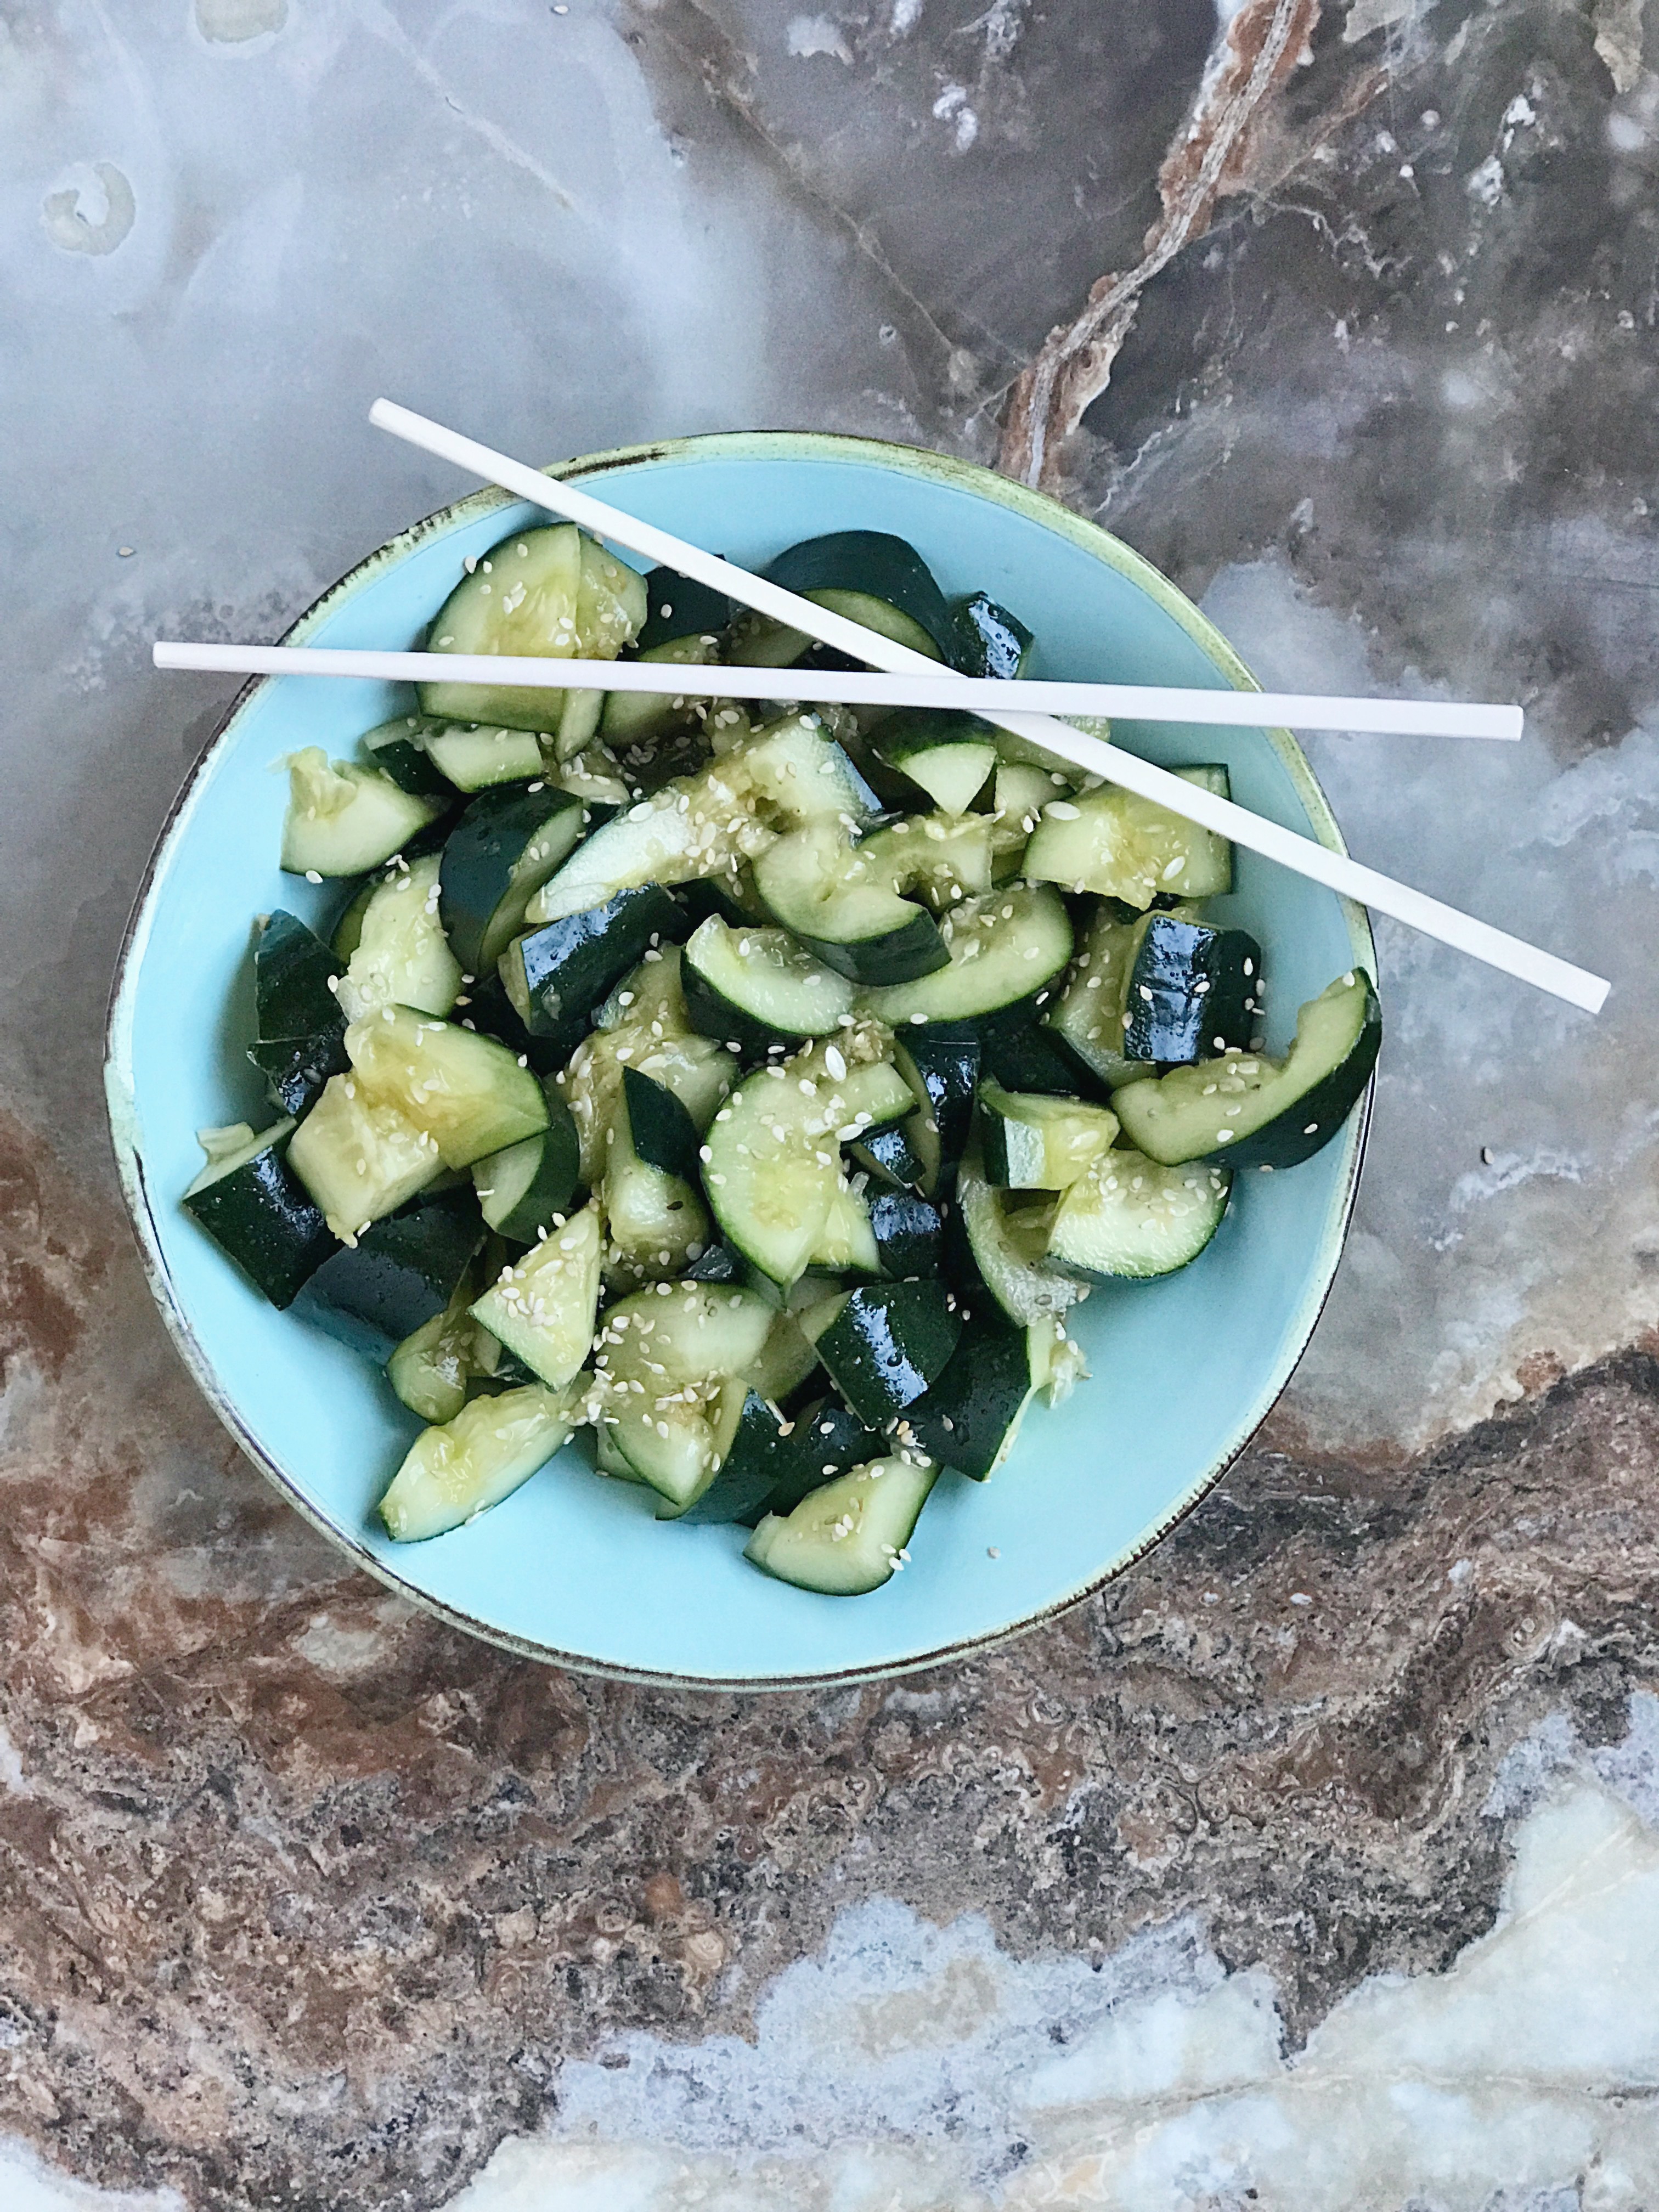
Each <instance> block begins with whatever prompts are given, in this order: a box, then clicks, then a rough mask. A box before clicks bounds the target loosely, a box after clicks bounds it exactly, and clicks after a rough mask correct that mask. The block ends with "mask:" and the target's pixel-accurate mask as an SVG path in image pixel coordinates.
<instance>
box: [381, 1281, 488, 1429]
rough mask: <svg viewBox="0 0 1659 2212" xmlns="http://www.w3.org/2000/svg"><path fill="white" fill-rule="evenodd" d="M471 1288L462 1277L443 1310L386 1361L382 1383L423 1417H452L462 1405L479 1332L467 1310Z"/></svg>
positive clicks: (471, 1371) (465, 1396) (473, 1371)
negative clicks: (384, 1379) (389, 1384)
mask: <svg viewBox="0 0 1659 2212" xmlns="http://www.w3.org/2000/svg"><path fill="white" fill-rule="evenodd" d="M472 1289H473V1285H472V1284H471V1282H470V1281H468V1280H467V1279H465V1278H463V1279H462V1281H461V1283H460V1285H459V1288H458V1289H457V1291H456V1292H455V1295H454V1296H453V1297H452V1298H451V1299H450V1301H449V1304H447V1306H446V1307H445V1308H444V1310H443V1311H442V1312H441V1313H439V1314H434V1315H433V1316H432V1318H431V1320H430V1321H423V1322H422V1323H421V1325H420V1327H419V1328H417V1329H416V1330H415V1331H414V1332H413V1333H412V1334H410V1335H409V1336H406V1337H405V1338H404V1340H403V1342H402V1343H401V1344H400V1345H399V1346H398V1347H397V1349H396V1351H395V1352H393V1353H392V1357H391V1358H390V1359H388V1360H387V1361H386V1381H387V1382H388V1383H391V1385H392V1389H393V1391H394V1392H395V1394H396V1395H397V1396H398V1398H399V1399H400V1400H401V1401H403V1403H404V1405H405V1406H407V1407H408V1408H409V1410H410V1413H416V1414H418V1415H419V1417H420V1419H422V1420H423V1421H453V1419H454V1418H455V1416H456V1414H457V1413H459V1412H460V1410H461V1408H462V1407H463V1406H464V1405H465V1403H466V1398H467V1389H468V1386H469V1384H470V1383H471V1381H472V1378H473V1376H474V1374H475V1372H476V1371H477V1370H476V1369H475V1367H474V1364H473V1352H474V1349H475V1346H476V1344H477V1334H478V1331H477V1323H476V1322H474V1321H473V1318H472V1316H471V1312H470V1311H469V1308H470V1306H471V1301H472Z"/></svg>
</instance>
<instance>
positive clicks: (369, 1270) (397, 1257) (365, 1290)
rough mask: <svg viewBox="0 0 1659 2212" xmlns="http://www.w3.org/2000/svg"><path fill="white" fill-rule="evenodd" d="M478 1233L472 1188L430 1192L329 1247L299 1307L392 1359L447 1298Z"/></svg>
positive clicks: (360, 1346)
mask: <svg viewBox="0 0 1659 2212" xmlns="http://www.w3.org/2000/svg"><path fill="white" fill-rule="evenodd" d="M483 1233H484V1231H483V1222H482V1221H481V1220H480V1219H479V1218H478V1209H477V1206H475V1205H474V1204H473V1202H472V1194H471V1191H470V1190H441V1191H429V1192H428V1193H426V1194H424V1195H423V1196H420V1197H417V1198H416V1199H414V1200H411V1201H410V1204H408V1205H407V1206H402V1207H400V1208H399V1210H398V1212H396V1213H392V1214H388V1215H387V1216H386V1218H385V1219H384V1220H381V1221H376V1222H374V1223H373V1224H372V1225H370V1226H369V1227H368V1228H367V1229H365V1230H364V1231H363V1232H362V1235H361V1236H360V1237H358V1238H357V1240H356V1243H355V1244H345V1245H343V1246H342V1247H341V1248H340V1249H339V1250H338V1251H337V1252H333V1253H331V1255H329V1257H328V1258H327V1259H326V1260H325V1261H324V1262H323V1264H322V1266H321V1267H319V1268H318V1269H317V1271H316V1273H314V1274H313V1275H312V1276H311V1277H310V1279H308V1280H307V1283H306V1285H305V1287H304V1289H303V1290H302V1291H301V1294H300V1297H299V1298H298V1299H297V1300H296V1302H295V1304H296V1310H299V1311H301V1312H303V1313H304V1314H305V1315H306V1316H307V1318H308V1319H310V1320H312V1321H313V1322H316V1323H317V1324H318V1326H319V1328H325V1329H326V1330H327V1331H328V1332H329V1334H331V1336H337V1337H339V1338H340V1339H341V1340H343V1342H345V1343H347V1344H349V1345H350V1346H352V1347H353V1348H354V1349H355V1350H356V1351H359V1352H367V1353H368V1356H369V1357H370V1358H372V1359H374V1360H379V1361H385V1360H386V1359H389V1358H391V1356H392V1352H393V1351H394V1350H395V1349H396V1347H397V1346H398V1345H399V1344H401V1343H402V1342H403V1341H404V1339H405V1338H406V1337H409V1336H412V1335H413V1334H414V1333H415V1331H416V1329H417V1328H420V1326H421V1325H422V1322H428V1321H430V1320H431V1319H432V1317H433V1316H434V1315H435V1314H441V1313H442V1312H443V1310H444V1309H445V1307H446V1306H447V1305H448V1304H449V1302H450V1300H451V1299H452V1298H453V1297H454V1295H455V1292H456V1290H457V1289H458V1287H459V1285H460V1284H461V1282H462V1281H463V1279H465V1276H466V1274H467V1273H468V1270H469V1269H470V1268H471V1265H472V1262H473V1261H474V1259H475V1258H476V1256H477V1251H478V1248H479V1246H480V1245H481V1244H482V1243H483Z"/></svg>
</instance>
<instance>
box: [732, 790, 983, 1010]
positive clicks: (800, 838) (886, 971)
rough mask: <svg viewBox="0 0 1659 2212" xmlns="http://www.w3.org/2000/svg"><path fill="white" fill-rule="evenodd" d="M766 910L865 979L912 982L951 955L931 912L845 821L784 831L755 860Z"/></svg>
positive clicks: (829, 959)
mask: <svg viewBox="0 0 1659 2212" xmlns="http://www.w3.org/2000/svg"><path fill="white" fill-rule="evenodd" d="M755 888H756V890H757V891H758V892H759V893H760V896H761V897H762V898H763V901H764V902H765V904H766V908H767V911H768V912H769V914H770V915H772V916H773V917H774V918H775V920H776V921H780V922H781V923H782V924H783V926H784V927H785V928H786V929H787V930H788V931H789V932H790V933H792V934H793V936H795V937H797V938H799V940H800V942H801V943H802V944H803V945H805V947H806V949H807V951H809V952H811V954H812V955H813V957H815V958H816V959H817V960H820V961H822V962H823V964H824V966H825V967H827V968H833V969H835V970H836V973H837V974H839V975H846V976H848V977H850V978H851V979H852V980H853V981H854V982H859V983H872V984H880V983H908V982H909V981H912V979H913V978H915V977H916V976H919V975H927V974H928V973H930V971H931V970H932V969H935V968H943V967H944V966H945V963H946V962H947V961H948V960H949V958H950V954H949V952H948V951H947V950H946V947H945V940H944V939H943V938H942V937H941V935H940V933H939V926H938V924H937V923H936V922H935V921H933V917H932V915H928V914H927V913H925V912H924V911H923V909H922V908H921V907H919V906H916V905H915V904H913V903H912V902H911V901H910V900H908V899H907V898H902V897H901V896H899V894H898V892H897V891H896V890H895V889H894V888H893V879H892V869H891V866H890V863H889V864H888V865H886V866H884V865H883V861H882V858H881V856H880V855H879V854H878V856H877V858H876V859H875V860H871V859H870V858H869V857H868V855H867V854H866V851H865V849H864V848H862V847H856V846H854V845H853V844H852V843H851V842H850V841H849V840H848V836H847V833H846V830H845V829H843V828H842V824H841V823H839V822H838V821H827V822H817V823H811V825H810V826H809V827H807V828H806V829H798V830H796V831H795V832H794V834H793V836H787V837H781V838H780V839H779V840H778V841H777V842H776V843H775V845H773V846H772V847H771V848H770V849H769V850H768V851H767V852H764V853H763V854H761V856H760V858H759V859H758V860H757V861H756V863H755Z"/></svg>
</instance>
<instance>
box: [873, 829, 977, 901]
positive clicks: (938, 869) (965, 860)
mask: <svg viewBox="0 0 1659 2212" xmlns="http://www.w3.org/2000/svg"><path fill="white" fill-rule="evenodd" d="M992 829H993V825H992V822H991V817H990V816H989V815H987V814H911V815H907V816H906V817H905V819H904V820H903V821H902V822H893V823H889V824H888V826H887V828H886V829H878V830H877V831H876V832H875V834H874V835H873V836H870V837H866V839H865V841H864V842H863V844H862V845H860V848H859V852H860V857H861V858H862V859H863V860H865V861H866V863H867V864H868V865H869V866H872V867H874V868H878V869H879V870H880V871H881V872H883V873H884V875H885V876H886V877H887V878H888V879H889V881H890V883H891V884H892V886H893V889H894V890H896V891H899V892H901V893H902V892H907V891H920V892H921V896H923V898H925V899H926V900H927V903H928V905H929V906H930V907H931V908H933V911H934V913H935V914H942V913H943V912H944V911H945V908H947V907H952V906H954V905H955V904H956V902H957V900H958V899H963V898H971V897H974V896H976V895H978V894H979V893H981V892H984V891H988V890H990V889H991V885H992V880H993V875H992V864H993V860H994V849H993V847H994V839H993V834H992Z"/></svg>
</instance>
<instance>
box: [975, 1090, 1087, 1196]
mask: <svg viewBox="0 0 1659 2212" xmlns="http://www.w3.org/2000/svg"><path fill="white" fill-rule="evenodd" d="M979 1101H980V1129H981V1135H982V1138H983V1142H984V1156H985V1173H986V1176H987V1180H988V1181H989V1182H994V1183H997V1184H1000V1186H1001V1188H1004V1189H1005V1190H1068V1189H1069V1188H1071V1186H1072V1185H1073V1183H1074V1182H1076V1181H1077V1179H1078V1177H1079V1176H1080V1175H1083V1174H1084V1173H1085V1171H1086V1170H1087V1169H1088V1168H1089V1166H1090V1165H1091V1163H1092V1162H1093V1161H1094V1160H1096V1159H1097V1158H1098V1157H1099V1156H1100V1154H1101V1153H1102V1152H1109V1151H1110V1149H1111V1147H1112V1146H1113V1145H1115V1143H1116V1141H1117V1116H1116V1115H1115V1114H1113V1113H1110V1112H1109V1111H1108V1110H1107V1109H1106V1108H1105V1107H1103V1106H1085V1105H1084V1104H1083V1103H1082V1102H1081V1101H1080V1100H1079V1099H1076V1098H1054V1097H1035V1096H1033V1095H1032V1094H1031V1093H1030V1092H1025V1091H1005V1090H1004V1089H1003V1088H1002V1085H1000V1083H994V1082H988V1083H982V1084H981V1085H980V1092H979Z"/></svg>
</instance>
